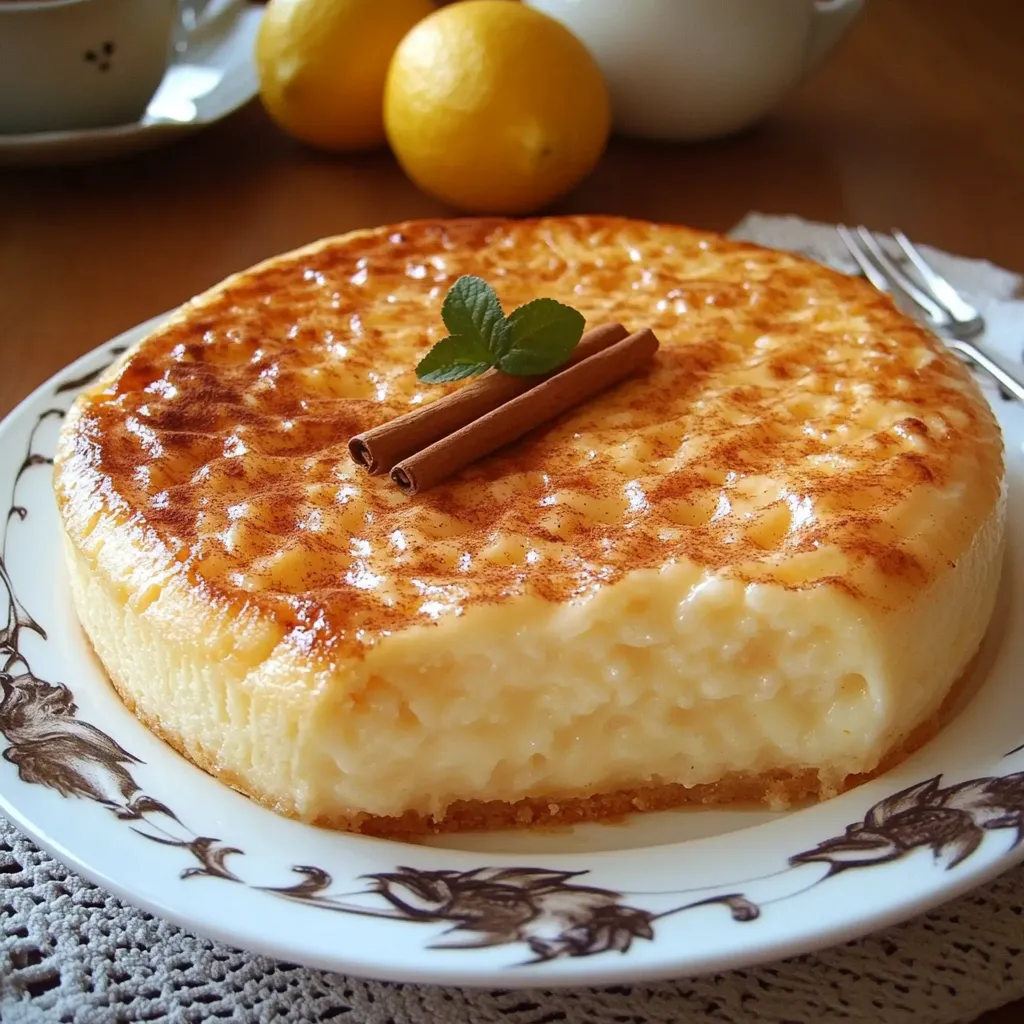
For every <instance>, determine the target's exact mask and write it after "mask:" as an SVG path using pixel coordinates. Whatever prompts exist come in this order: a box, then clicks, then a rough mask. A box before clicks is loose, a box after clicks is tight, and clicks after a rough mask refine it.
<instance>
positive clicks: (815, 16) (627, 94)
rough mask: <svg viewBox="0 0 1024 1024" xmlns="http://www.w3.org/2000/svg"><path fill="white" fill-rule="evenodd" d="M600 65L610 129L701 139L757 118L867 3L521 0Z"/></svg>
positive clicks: (838, 0) (844, 0)
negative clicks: (609, 103)
mask: <svg viewBox="0 0 1024 1024" xmlns="http://www.w3.org/2000/svg"><path fill="white" fill-rule="evenodd" d="M525 2H526V3H528V4H529V5H530V6H531V7H536V8H537V9H538V10H540V11H543V12H544V13H545V14H549V15H551V16H552V17H554V18H556V19H557V20H559V21H561V22H562V23H563V24H564V25H566V26H567V27H568V28H569V29H570V30H571V31H572V32H573V33H575V34H576V35H577V36H578V37H579V38H580V39H581V40H582V41H583V42H584V43H585V44H586V46H587V47H588V48H589V49H590V51H591V53H593V54H594V56H595V57H596V58H597V61H598V63H599V64H600V65H601V68H602V70H603V71H604V75H605V78H606V80H607V82H608V88H609V91H610V93H611V99H612V112H613V118H614V123H615V128H616V129H617V130H618V131H620V132H622V133H624V134H626V135H634V136H640V137H646V138H655V139H704V138H710V137H712V136H717V135H725V134H728V133H730V132H734V131H738V130H739V129H741V128H745V127H746V126H747V125H750V124H753V123H754V122H755V121H757V120H759V119H760V118H761V117H763V116H764V115H765V114H766V113H767V112H768V111H769V110H771V108H772V107H774V106H775V105H776V104H777V103H778V102H779V100H781V99H782V98H783V97H784V96H785V95H786V93H787V92H789V90H790V89H792V88H793V86H795V85H796V84H797V82H799V81H800V79H801V78H802V77H803V76H804V75H805V74H806V73H807V72H808V71H809V70H810V69H811V68H812V67H814V65H815V64H817V63H818V61H819V60H821V58H822V57H824V56H825V54H826V53H828V51H829V50H830V49H831V48H832V47H833V46H834V45H835V43H836V42H838V40H839V38H840V36H841V35H842V34H843V32H844V31H845V29H846V27H847V26H848V25H849V24H850V22H851V21H852V20H853V19H854V17H855V16H856V15H857V14H858V12H859V11H860V9H861V7H862V6H863V0H817V2H816V0H525Z"/></svg>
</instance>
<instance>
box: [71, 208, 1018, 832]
mask: <svg viewBox="0 0 1024 1024" xmlns="http://www.w3.org/2000/svg"><path fill="white" fill-rule="evenodd" d="M462 274H475V275H479V276H481V277H483V278H484V279H486V280H487V281H489V282H490V283H492V284H493V285H494V286H495V288H496V290H497V292H498V294H499V297H500V298H501V300H502V302H503V305H504V307H505V309H506V310H509V309H511V308H513V307H514V306H516V305H519V304H521V303H524V302H527V301H529V300H530V299H533V298H536V297H538V296H551V297H553V298H556V299H559V300H561V301H563V302H566V303H569V304H571V305H573V306H575V307H576V308H577V309H579V310H580V311H581V312H582V313H584V314H585V316H586V318H587V322H588V324H591V325H594V324H599V323H603V322H608V321H621V322H622V323H624V324H625V325H626V326H627V327H628V328H629V329H630V330H635V329H637V328H640V327H643V326H649V327H651V328H652V329H653V330H654V331H655V332H656V333H657V335H658V338H659V339H660V341H661V348H660V350H659V351H658V353H657V355H656V356H655V358H654V360H653V362H652V363H651V365H650V367H649V369H648V371H647V372H646V373H644V374H641V375H639V376H637V377H634V378H632V379H629V380H627V381H626V382H624V383H622V384H620V385H618V386H616V387H615V388H613V389H612V390H610V391H607V392H605V393H604V394H602V395H600V396H598V397H597V398H595V399H592V400H590V401H588V402H586V403H584V404H582V405H579V406H578V407H576V408H574V409H573V410H572V411H570V412H569V413H567V414H565V415H563V416H561V417H560V418H559V419H558V420H556V421H555V422H553V423H551V424H549V425H548V426H547V427H545V428H543V429H539V430H536V431H534V432H532V433H531V434H529V435H528V436H527V437H525V438H523V439H522V440H520V441H518V442H516V443H515V444H513V445H510V446H508V447H507V448H505V449H502V450H501V451H500V452H498V453H496V454H495V455H492V456H490V457H488V458H485V459H482V460H480V461H479V462H477V463H475V464H474V465H472V466H470V467H469V468H467V469H465V470H463V471H461V472H460V473H458V474H457V475H456V476H454V477H452V478H451V479H450V480H448V481H447V482H445V483H443V484H441V485H439V486H437V487H435V488H433V489H431V490H429V491H425V492H424V493H421V494H419V495H416V496H415V497H408V496H406V495H404V494H403V493H401V492H400V491H399V490H398V488H397V487H395V486H394V484H393V483H392V482H391V481H390V480H389V479H388V477H387V476H377V477H373V476H370V475H368V474H367V473H366V472H364V471H363V470H362V469H360V468H359V467H357V466H356V465H355V464H354V463H353V462H352V460H351V459H350V457H349V454H348V452H347V449H346V443H347V441H348V439H349V438H350V437H351V436H352V435H353V434H356V433H358V432H360V431H362V430H365V429H366V428H368V427H371V426H374V425H376V424H379V423H381V422H384V421H386V420H388V419H390V418H393V417H396V416H398V415H399V414H401V413H403V412H406V411H408V410H409V409H410V408H413V407H416V406H418V405H420V404H422V403H428V402H432V401H435V400H436V399H437V398H439V397H440V396H442V395H444V394H447V393H449V392H450V391H452V390H453V389H454V388H457V387H460V386H462V385H460V384H450V385H442V386H438V385H427V384H422V383H420V382H419V381H418V380H417V378H416V375H415V372H414V367H415V365H416V363H417V360H418V359H419V358H421V357H422V355H423V354H424V353H425V352H426V351H427V349H428V348H430V346H431V345H432V344H433V343H434V342H435V341H436V340H438V339H439V338H440V337H441V336H443V334H444V333H445V332H444V327H443V325H442V322H441V319H440V305H441V300H442V298H443V296H444V295H445V293H446V292H447V290H448V288H449V287H450V286H451V285H452V283H453V282H454V281H455V280H456V278H457V277H459V276H460V275H462ZM55 482H56V491H57V497H58V502H59V507H60V514H61V521H62V527H63V534H64V538H65V540H66V549H67V557H68V563H69V566H70V578H71V586H72V591H73V595H74V602H75V606H76V609H77V612H78V615H79V617H80V619H81V623H82V625H83V627H84V629H85V632H86V634H87V635H88V637H89V639H90V640H91V642H92V644H93V646H94V647H95V650H96V653H97V654H98V656H99V658H100V660H101V661H102V663H103V665H104V666H105V668H106V670H107V672H108V673H109V675H110V678H111V680H112V681H113V684H114V686H115V687H116V688H117V691H118V693H119V694H120V695H121V697H122V699H123V700H124V701H125V703H126V704H127V705H128V707H130V708H131V709H132V710H133V711H134V712H135V714H137V715H138V717H139V718H140V719H141V720H142V721H143V722H144V723H146V724H147V725H148V726H149V727H150V728H151V729H153V730H154V731H155V732H156V733H158V734H159V735H160V736H161V737H163V738H164V739H165V740H166V741H167V742H168V743H170V744H172V745H173V746H174V747H175V748H176V749H177V750H179V751H181V753H183V754H184V755H186V756H187V757H188V758H190V759H191V760H192V761H193V762H195V763H196V764H197V765H199V766H201V767H202V768H204V769H205V770H206V771H208V772H210V773H212V774H213V775H215V776H217V777H218V778H219V779H222V780H223V781H224V782H226V783H228V784H229V785H231V786H234V787H236V788H237V789H239V790H241V791H242V792H244V793H247V794H248V795H249V796H251V797H253V798H254V799H256V800H258V801H259V802H261V803H263V804H265V805H266V806H268V807H271V808H273V809H275V810H277V811H279V812H281V813H283V814H287V815H291V816H294V817H296V818H299V819H301V820H303V821H308V822H313V823H316V824H319V825H326V826H330V827H334V828H342V829H352V830H357V831H362V832H367V833H375V834H392V833H393V834H401V833H413V832H417V831H428V830H437V829H472V828H490V827H499V826H507V825H517V824H520V825H521V824H528V823H531V822H532V823H543V822H549V821H552V820H557V821H564V822H569V821H579V820H584V819H601V818H606V817H609V816H612V815H618V814H621V813H624V812H629V811H633V810H637V809H649V808H662V807H668V806H672V805H675V804H680V803H683V802H687V801H701V802H724V801H733V800H738V799H743V800H749V799H752V798H753V799H759V800H763V801H765V802H767V803H768V804H769V805H771V806H775V807H778V806H785V805H787V804H788V803H790V802H792V801H795V800H798V799H804V798H807V797H815V798H827V797H829V796H831V795H833V794H835V793H837V792H839V791H841V790H842V789H844V788H845V787H848V786H850V785H853V784H855V783H856V782H857V781H859V780H860V779H862V778H863V777H864V776H865V774H868V773H872V772H876V771H878V770H879V769H880V768H881V767H884V766H886V765H888V764H890V763H893V762H894V761H895V760H896V759H898V758H900V757H902V756H904V755H905V754H906V753H907V752H908V751H909V750H911V749H912V748H913V747H914V746H915V745H916V744H918V743H920V742H921V741H922V740H923V739H924V738H927V736H928V735H930V732H931V731H933V730H934V728H935V727H936V722H937V721H938V718H939V712H940V709H941V707H942V705H943V702H944V701H945V700H946V698H947V696H948V695H949V694H950V691H951V688H952V687H953V685H954V683H955V682H956V680H957V678H958V677H959V676H960V675H961V674H962V673H963V672H964V670H965V668H966V666H967V664H968V662H969V661H970V659H971V658H972V656H973V655H974V653H975V651H976V650H977V649H978V646H979V643H980V641H981V639H982V635H983V633H984V631H985V628H986V625H987V623H988V621H989V618H990V616H991V613H992V610H993V605H994V601H995V596H996V590H997V586H998V582H999V574H1000V566H1001V558H1002V548H1003V533H1004V517H1005V497H1004V484H1003V460H1002V442H1001V437H1000V432H999V428H998V426H997V424H996V421H995V419H994V417H993V415H992V413H991V411H990V409H989V407H988V405H987V404H986V402H985V400H984V398H983V397H982V395H981V394H980V392H979V390H978V388H977V387H976V386H975V384H974V382H973V381H972V379H971V377H970V375H969V374H968V372H967V370H966V369H965V368H964V367H963V366H962V365H961V364H960V362H959V361H958V360H957V359H956V358H955V357H954V356H953V355H951V354H950V353H949V352H947V351H946V350H945V349H944V348H943V346H942V345H941V343H939V342H938V341H936V340H935V339H934V338H933V337H932V336H931V335H930V334H929V333H927V332H926V331H925V330H923V329H922V328H921V327H919V326H917V325H916V324H915V323H913V322H912V321H911V320H910V319H908V318H906V317H905V316H903V315H902V314H900V313H899V312H897V311H896V309H895V308H894V307H893V305H892V304H891V302H890V300H889V299H888V298H886V297H885V296H883V295H880V294H877V293H876V292H875V291H874V290H872V288H871V287H870V286H869V285H868V284H867V283H866V282H864V281H862V280H858V279H853V278H849V277H846V276H843V275H841V274H838V273H834V272H833V271H831V270H828V269H825V268H823V267H821V266H818V265H816V264H813V263H811V262H808V261H806V260H804V259H801V258H799V257H797V256H795V255H790V254H787V253H782V252H775V251H769V250H766V249H761V248H758V247H755V246H751V245H746V244H742V243H738V242H733V241H729V240H727V239H724V238H721V237H717V236H715V235H711V234H706V233H702V232H698V231H693V230H690V229H687V228H683V227H676V226H669V225H662V224H652V223H644V222H638V221H631V220H625V219H620V218H614V217H597V216H594V217H553V218H546V219H536V220H522V221H509V220H499V219H466V220H437V221H422V222H412V223H407V224H399V225H394V226H389V227H382V228H378V229H375V230H367V231H357V232H353V233H351V234H348V235H344V236H342V237H339V238H332V239H328V240H326V241H321V242H318V243H316V244H314V245H311V246H309V247H307V248H304V249H300V250H298V251H296V252H293V253H289V254H287V255H284V256H280V257H278V258H275V259H271V260H268V261H267V262H265V263H262V264H260V265H259V266H256V267H254V268H252V269H250V270H247V271H245V272H244V273H241V274H238V275H236V276H234V277H231V278H229V279H228V280H227V281H225V282H223V283H222V284H220V285H218V286H217V287H215V288H213V289H211V290H210V291H208V292H206V293H205V294H203V295H200V296H199V297H198V298H196V299H194V300H193V301H191V302H190V303H188V304H187V305H186V306H184V307H183V308H182V309H181V310H180V311H179V312H178V313H177V314H175V315H174V316H173V317H172V318H171V319H170V320H169V321H168V322H167V323H166V324H165V325H163V326H161V327H160V328H158V329H157V330H156V331H154V332H153V333H152V334H151V335H149V336H148V337H147V338H146V339H145V340H143V341H142V342H141V343H140V344H138V345H137V346H135V347H134V348H133V349H131V350H130V351H129V352H127V353H126V354H125V355H124V356H123V357H122V358H121V359H120V360H119V361H118V362H117V363H116V364H115V365H114V366H113V367H111V369H110V370H109V371H108V372H107V373H106V374H105V375H104V376H103V378H102V379H101V380H99V381H98V382H97V383H96V384H95V385H93V386H91V387H90V388H89V389H88V390H87V391H86V393H85V394H83V395H82V396H81V397H80V398H79V399H78V401H77V402H76V403H75V406H74V408H73V410H72V412H71V414H70V415H69V417H68V419H67V422H66V425H65V427H64V430H63V434H62V436H61V441H60V449H59V453H58V457H57V460H56V470H55Z"/></svg>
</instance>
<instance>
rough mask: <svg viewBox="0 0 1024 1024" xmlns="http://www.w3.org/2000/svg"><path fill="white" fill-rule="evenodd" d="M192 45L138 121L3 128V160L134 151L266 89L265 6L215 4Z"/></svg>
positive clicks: (8, 163)
mask: <svg viewBox="0 0 1024 1024" xmlns="http://www.w3.org/2000/svg"><path fill="white" fill-rule="evenodd" d="M211 9H212V16H211V17H209V18H208V19H204V22H203V23H202V24H201V25H200V27H199V28H197V29H196V32H195V34H194V35H193V36H192V37H191V38H190V42H189V45H188V48H187V49H186V50H185V52H184V53H183V54H182V55H181V57H180V59H179V60H177V61H176V62H175V63H174V64H172V65H171V66H170V67H169V68H168V69H167V74H166V75H165V76H164V80H163V82H161V83H160V87H159V88H158V89H157V91H156V93H155V94H154V96H153V98H152V99H151V100H150V101H149V106H148V107H147V108H146V113H145V114H144V115H143V117H142V120H140V121H139V122H137V123H135V124H126V125H117V126H115V127H111V128H93V129H89V130H86V131H60V132H34V133H32V134H28V135H4V134H0V167H19V166H20V167H45V166H57V165H60V164H76V163H86V162H90V161H95V160H107V159H111V158H113V157H120V156H128V155H129V154H132V153H141V152H143V151H145V150H150V149H156V148H157V147H158V146H162V145H165V144H166V143H169V142H173V141H174V140H176V139H180V138H182V137H183V136H185V135H189V134H191V133H192V132H195V131H199V130H201V129H203V128H205V127H207V126H209V125H211V124H214V123H215V122H216V121H220V120H221V119H223V118H225V117H227V116H228V114H231V113H233V112H234V111H236V110H237V109H238V108H239V107H241V106H243V105H244V104H246V103H248V102H249V100H251V99H252V98H253V97H254V96H255V95H256V93H257V92H258V90H259V82H258V80H257V76H256V66H255V63H254V59H253V53H254V50H255V46H256V32H257V29H258V28H259V24H260V19H261V18H262V17H263V9H262V8H258V7H241V8H240V5H239V4H238V3H237V2H234V0H225V2H223V3H221V4H219V5H217V4H213V5H211Z"/></svg>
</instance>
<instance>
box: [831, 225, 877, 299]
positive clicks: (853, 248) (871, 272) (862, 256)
mask: <svg viewBox="0 0 1024 1024" xmlns="http://www.w3.org/2000/svg"><path fill="white" fill-rule="evenodd" d="M836 231H838V232H839V237H840V238H841V239H842V241H843V245H845V246H846V248H847V249H848V250H849V251H850V255H851V256H852V257H853V258H854V259H855V260H856V261H857V266H858V267H860V269H861V270H862V271H864V276H865V277H866V278H867V279H868V280H869V281H870V282H871V283H872V284H873V285H874V286H875V288H877V289H878V291H880V292H886V293H888V292H889V290H890V289H889V281H888V278H886V276H885V275H884V274H883V273H882V272H881V271H880V270H879V269H878V267H876V266H875V264H874V262H873V261H872V260H871V259H870V257H869V256H868V253H867V252H866V251H865V250H864V247H863V246H862V245H861V244H860V242H859V241H857V239H856V238H855V237H854V235H853V232H852V231H851V230H850V229H849V228H848V227H847V226H846V225H845V224H837V225H836Z"/></svg>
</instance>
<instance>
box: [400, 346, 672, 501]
mask: <svg viewBox="0 0 1024 1024" xmlns="http://www.w3.org/2000/svg"><path fill="white" fill-rule="evenodd" d="M657 350H658V339H657V338H656V337H655V336H654V332H653V331H651V330H650V329H649V328H647V327H645V328H644V329H643V330H641V331H637V332H636V333H635V334H631V335H629V337H627V338H623V339H622V340H621V341H618V342H616V343H615V344H614V345H611V346H609V347H608V348H605V349H603V350H601V351H599V352H596V353H594V354H593V355H590V356H588V357H587V358H585V359H582V360H581V361H580V362H578V363H576V364H575V365H573V366H570V367H569V368H568V369H565V370H562V371H561V372H560V373H556V374H554V376H552V377H549V378H548V379H547V380H545V381H544V382H543V383H541V384H538V385H537V386H536V387H533V388H531V389H530V390H529V391H525V392H523V393H522V394H520V395H517V396H516V397H515V398H512V399H511V400H510V401H508V402H506V403H505V404H504V405H501V406H499V407H498V408H496V409H493V410H491V411H490V412H488V413H485V414H484V415H483V416H481V417H480V418H479V419H477V420H474V421H473V422H472V423H469V424H467V425H466V426H464V427H462V428H461V429H459V430H456V431H455V432H454V433H453V434H450V435H449V436H447V437H445V438H442V439H441V440H440V441H435V442H434V443H433V444H431V445H429V446H428V447H426V448H424V449H423V450H422V451H419V452H417V453H416V454H415V455H412V456H410V457H408V458H406V459H403V460H402V461H400V462H398V463H397V464H396V465H395V466H394V468H393V469H392V470H391V479H392V480H394V482H395V483H396V484H398V486H399V487H400V488H401V489H402V490H403V491H404V492H405V493H406V494H409V495H412V494H417V493H419V492H420V491H425V490H426V489H427V488H428V487H433V486H434V484H437V483H440V482H441V481H442V480H444V479H445V478H446V477H449V476H451V475H452V474H453V473H456V472H458V471H459V470H460V469H463V468H464V467H465V466H468V465H470V464H471V463H473V462H476V461H477V459H481V458H483V457H484V456H485V455H489V454H490V453H491V452H493V451H496V450H497V449H498V448H502V447H504V446H505V445H507V444H509V443H510V442H512V441H515V440H516V439H518V438H520V437H522V436H523V435H524V434H526V433H529V431H531V430H533V429H534V427H537V426H539V425H540V424H541V423H545V422H547V421H548V420H551V419H554V418H555V417H556V416H558V415H559V414H560V413H563V412H565V411H566V410H567V409H571V408H572V407H573V406H575V405H579V404H580V403H581V402H585V401H586V400H587V399H588V398H592V397H593V396H594V395H596V394H597V393H598V392H600V391H604V390H605V389H606V388H608V387H611V385H612V384H616V383H618V382H619V381H621V380H623V379H624V378H626V377H628V376H630V375H631V374H633V373H635V372H636V371H637V370H639V369H640V368H641V367H643V366H644V365H645V364H646V363H648V362H649V361H650V360H651V358H652V357H653V355H654V353H655V352H656V351H657Z"/></svg>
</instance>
